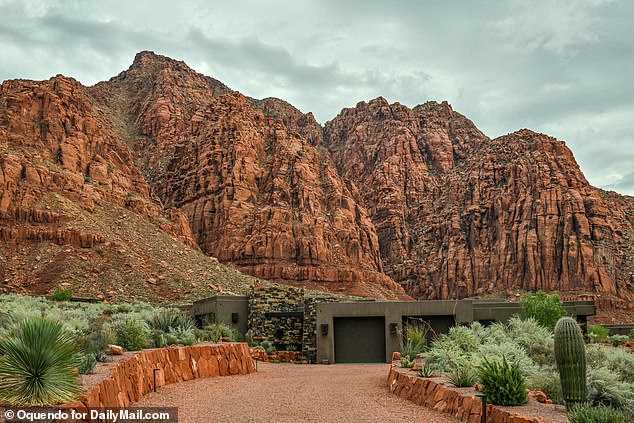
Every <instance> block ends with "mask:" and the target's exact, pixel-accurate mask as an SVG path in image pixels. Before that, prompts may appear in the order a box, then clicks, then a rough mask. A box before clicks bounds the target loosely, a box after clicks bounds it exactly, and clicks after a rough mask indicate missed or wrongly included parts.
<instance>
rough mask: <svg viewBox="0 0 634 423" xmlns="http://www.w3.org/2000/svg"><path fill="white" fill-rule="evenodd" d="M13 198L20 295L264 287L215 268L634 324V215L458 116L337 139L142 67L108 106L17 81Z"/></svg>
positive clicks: (13, 278) (292, 113) (119, 80)
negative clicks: (535, 293) (552, 301)
mask: <svg viewBox="0 0 634 423" xmlns="http://www.w3.org/2000/svg"><path fill="white" fill-rule="evenodd" d="M0 187H1V190H0V240H2V242H1V243H0V253H2V254H0V257H1V258H0V276H1V277H2V278H3V280H4V281H5V285H4V287H3V289H4V290H5V291H15V290H19V289H25V290H27V291H31V292H43V291H46V290H50V289H51V287H53V286H54V285H55V284H58V283H62V282H63V283H69V284H71V285H72V286H73V287H79V288H80V289H81V288H82V287H85V286H87V287H92V288H91V290H89V291H90V292H93V291H94V292H100V294H101V295H104V293H107V291H109V292H111V293H110V294H108V295H113V296H115V297H116V296H117V295H119V296H120V295H124V294H125V293H126V292H133V291H134V292H135V293H138V294H135V295H143V294H142V293H143V291H144V290H148V292H150V293H151V296H154V297H156V298H169V297H170V296H171V297H172V298H183V297H187V296H203V295H205V294H206V293H208V292H209V291H210V290H211V291H214V292H215V291H217V290H222V289H224V290H230V291H239V290H240V289H242V288H243V287H244V285H245V284H246V283H248V281H249V280H250V279H249V278H248V277H246V276H244V275H242V276H241V275H240V274H239V273H237V272H235V271H233V270H231V269H229V268H226V267H223V265H220V264H219V263H218V262H217V261H215V260H214V259H211V258H209V257H206V256H204V255H203V254H201V251H202V252H204V253H205V254H207V255H210V256H213V257H217V258H218V259H219V260H220V261H221V262H223V263H227V264H230V265H232V266H235V267H237V268H238V269H240V270H242V271H244V272H247V273H249V274H250V275H253V276H256V277H260V278H264V279H268V280H272V281H277V282H283V283H287V284H292V285H297V286H303V287H307V288H316V289H325V290H329V291H333V292H342V293H347V294H358V295H365V296H373V297H377V298H392V299H394V298H403V299H407V298H409V297H408V295H407V294H409V295H411V296H412V297H415V298H421V299H422V298H430V299H433V298H464V297H472V296H489V295H511V296H515V295H516V294H517V293H518V292H520V291H528V290H536V289H544V290H547V291H557V292H560V293H562V295H564V297H565V298H570V299H571V298H594V299H597V303H598V304H599V305H600V307H602V308H606V309H608V308H621V309H629V310H632V308H633V306H632V300H633V299H634V294H633V292H634V260H632V248H634V247H633V246H634V228H633V224H634V199H632V198H631V197H626V196H621V195H618V194H616V193H612V192H604V191H602V190H599V189H596V188H594V187H592V186H590V184H589V183H588V182H587V181H586V179H585V178H584V176H583V174H582V173H581V171H580V170H579V167H578V165H577V163H576V162H575V159H574V157H573V155H572V153H571V151H570V150H569V149H568V148H567V147H566V146H565V144H564V143H563V142H561V141H557V140H555V139H553V138H551V137H548V136H546V135H543V134H537V133H534V132H531V131H528V130H521V131H517V132H515V133H512V134H509V135H506V136H503V137H499V138H497V139H493V140H491V139H489V138H488V137H487V136H486V135H484V134H483V133H482V132H481V131H480V130H478V128H477V127H476V126H475V125H474V124H473V122H471V121H470V120H469V119H467V118H466V117H464V116H462V115H461V114H459V113H457V112H455V111H454V110H453V109H452V107H451V106H450V105H449V104H447V103H446V102H444V103H440V104H439V103H436V102H428V103H425V104H422V105H419V106H416V107H414V108H413V109H410V108H408V107H406V106H403V105H400V104H398V103H396V104H389V103H388V102H387V101H386V100H385V99H382V98H378V99H375V100H372V101H370V102H367V103H366V102H361V103H359V104H357V106H356V107H354V108H349V109H344V110H343V111H342V112H341V113H340V114H339V115H338V116H337V117H336V118H334V119H333V120H332V121H330V122H328V123H327V124H326V125H325V126H324V127H322V126H321V125H319V123H318V122H316V120H315V118H314V116H313V115H312V114H311V113H302V112H301V111H299V110H297V109H296V108H295V107H293V106H292V105H290V104H288V103H286V102H285V101H283V100H279V99H274V98H267V99H264V100H257V99H252V98H248V97H246V96H244V95H242V94H240V93H239V92H236V91H232V90H231V89H230V88H228V87H226V86H225V85H224V84H222V83H221V82H220V81H217V80H215V79H213V78H210V77H207V76H203V75H201V74H198V73H196V72H195V71H193V70H192V69H190V68H189V67H188V66H187V65H186V64H185V63H183V62H179V61H175V60H172V59H169V58H167V57H163V56H159V55H156V54H154V53H151V52H142V53H139V54H138V55H137V56H136V57H135V59H134V62H133V64H132V66H131V67H130V68H129V69H128V70H126V71H124V72H122V73H121V74H119V75H117V76H115V77H114V78H112V79H110V80H109V81H105V82H101V83H99V84H97V85H95V86H93V87H83V86H82V85H81V84H79V83H78V82H77V81H74V80H72V79H70V78H66V77H62V76H57V77H55V78H52V79H51V80H49V81H41V82H33V81H21V80H16V81H5V82H4V83H3V84H2V88H1V91H0ZM95 268H96V269H98V270H97V271H96V272H93V269H95ZM227 275H229V276H227ZM60 281H61V282H60ZM112 281H114V282H112ZM130 281H133V282H130ZM9 285H10V286H9ZM101 285H103V286H105V288H100V289H98V287H99V286H101ZM111 285H112V286H111ZM93 288H94V289H93ZM403 288H404V289H403ZM115 293H116V295H115Z"/></svg>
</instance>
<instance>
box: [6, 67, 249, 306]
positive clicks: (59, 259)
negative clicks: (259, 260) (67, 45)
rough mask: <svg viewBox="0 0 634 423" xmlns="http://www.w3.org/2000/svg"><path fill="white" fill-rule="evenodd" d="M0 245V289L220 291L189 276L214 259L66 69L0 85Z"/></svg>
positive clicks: (135, 293)
mask: <svg viewBox="0 0 634 423" xmlns="http://www.w3.org/2000/svg"><path fill="white" fill-rule="evenodd" d="M0 253H1V254H0V257H1V258H0V292H16V291H17V292H28V293H36V294H45V293H48V292H50V291H51V290H53V289H54V288H56V287H64V288H71V289H72V290H73V292H74V293H75V294H77V295H87V296H100V297H103V298H116V297H126V296H127V297H128V298H131V299H134V298H145V299H148V300H154V301H156V300H158V299H168V298H174V297H175V296H176V297H178V296H181V295H182V294H187V293H188V292H191V291H198V292H201V291H202V292H206V293H208V295H211V294H212V293H215V292H217V289H210V287H209V286H208V284H207V283H201V282H197V281H196V280H197V278H203V277H207V276H210V275H211V274H214V269H215V268H216V267H218V266H219V264H218V262H217V261H215V260H212V259H210V258H207V257H204V256H203V255H202V254H200V249H199V247H198V245H197V243H196V241H195V240H194V237H193V235H192V233H191V230H190V227H189V224H188V221H187V219H186V217H185V215H184V214H183V212H182V211H180V210H177V209H173V210H167V211H166V210H164V208H163V205H162V204H161V203H160V201H159V200H158V199H157V198H155V197H152V196H151V195H150V191H149V187H148V184H147V182H146V180H145V178H144V176H143V174H142V173H141V172H140V171H139V169H138V168H137V167H136V166H135V164H134V160H133V156H132V154H131V152H130V148H129V147H128V145H127V144H126V143H125V142H124V141H123V140H122V139H121V137H119V135H118V131H116V130H115V128H113V126H112V125H111V124H110V121H108V120H106V119H105V118H104V115H103V114H102V113H101V112H100V110H99V109H98V108H96V107H95V106H94V104H93V99H92V97H91V96H90V95H89V94H88V93H87V90H86V88H85V87H83V86H82V85H81V84H80V83H79V82H77V81H75V80H73V79H71V78H67V77H64V76H56V77H54V78H51V79H50V80H48V81H39V82H36V81H26V80H14V81H5V82H3V83H2V85H1V86H0ZM172 256H177V257H178V258H177V259H174V258H172ZM184 257H188V258H189V259H190V261H189V263H188V264H187V267H186V268H185V267H184V262H185V260H184ZM168 261H169V265H167V264H166V266H163V267H161V265H160V263H161V262H164V263H167V262H168ZM194 270H195V271H196V274H195V275H194V276H195V277H196V279H194V278H193V277H192V275H190V274H188V273H186V272H187V271H191V272H193V271H194ZM233 273H236V274H237V273H238V272H235V271H233ZM238 279H242V275H240V276H239V277H238ZM176 280H179V281H180V284H179V285H181V286H178V287H176V286H174V285H173V283H174V282H175V281H176ZM152 281H153V282H152ZM185 281H187V284H188V286H187V287H183V286H182V284H183V282H185ZM191 283H194V284H198V285H200V287H199V288H197V289H192V286H191V285H190V284H191ZM218 286H220V281H219V280H218V281H214V287H218ZM202 287H206V289H202V290H201V289H200V288H202ZM232 288H233V286H232V287H231V288H230V289H232ZM148 291H149V292H148ZM186 291H187V292H186ZM199 295H200V294H199ZM202 295H205V294H202Z"/></svg>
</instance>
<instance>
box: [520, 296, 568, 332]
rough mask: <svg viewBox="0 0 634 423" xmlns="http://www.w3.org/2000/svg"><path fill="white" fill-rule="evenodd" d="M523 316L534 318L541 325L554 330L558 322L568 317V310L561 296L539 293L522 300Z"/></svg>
mask: <svg viewBox="0 0 634 423" xmlns="http://www.w3.org/2000/svg"><path fill="white" fill-rule="evenodd" d="M522 315H523V316H524V317H532V318H533V319H535V320H537V322H538V323H539V324H540V325H542V326H544V327H546V328H548V329H550V330H553V329H555V325H556V324H557V321H558V320H559V319H561V318H562V317H564V316H565V315H566V310H565V309H564V306H563V303H562V301H561V298H559V295H557V294H546V293H545V292H544V291H537V292H536V293H534V294H529V295H525V296H524V297H523V298H522Z"/></svg>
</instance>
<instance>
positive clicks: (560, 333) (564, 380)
mask: <svg viewBox="0 0 634 423" xmlns="http://www.w3.org/2000/svg"><path fill="white" fill-rule="evenodd" d="M555 360H556V361H557V368H558V369H559V379H560V381H561V389H562V392H563V396H564V400H565V403H566V408H569V407H571V406H572V405H574V404H575V403H582V402H585V400H586V350H585V345H584V343H583V335H582V334H581V328H580V327H579V324H577V322H576V320H575V319H573V318H571V317H562V318H561V319H559V321H558V322H557V325H556V326H555Z"/></svg>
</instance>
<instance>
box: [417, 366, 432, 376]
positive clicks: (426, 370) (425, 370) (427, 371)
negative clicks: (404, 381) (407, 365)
mask: <svg viewBox="0 0 634 423" xmlns="http://www.w3.org/2000/svg"><path fill="white" fill-rule="evenodd" d="M416 375H417V376H418V377H433V376H434V371H433V370H432V369H431V367H429V366H428V365H426V364H423V367H421V368H420V369H418V371H417V372H416Z"/></svg>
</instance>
